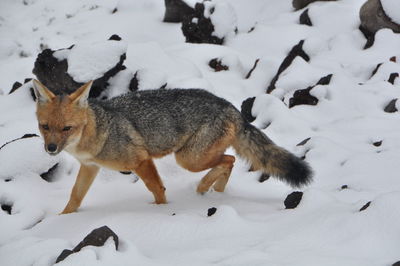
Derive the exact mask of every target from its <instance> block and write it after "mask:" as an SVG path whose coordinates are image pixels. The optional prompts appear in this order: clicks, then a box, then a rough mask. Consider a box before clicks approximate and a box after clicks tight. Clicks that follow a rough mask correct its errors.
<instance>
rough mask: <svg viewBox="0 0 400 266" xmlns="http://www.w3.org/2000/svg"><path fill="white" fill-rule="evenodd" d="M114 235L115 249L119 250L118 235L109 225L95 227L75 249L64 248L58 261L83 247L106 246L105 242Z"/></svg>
mask: <svg viewBox="0 0 400 266" xmlns="http://www.w3.org/2000/svg"><path fill="white" fill-rule="evenodd" d="M110 237H112V238H113V240H114V243H115V249H116V250H118V245H119V240H118V236H117V235H116V234H115V233H114V232H113V231H112V230H111V229H110V228H109V227H108V226H102V227H100V228H97V229H94V230H93V231H92V232H90V233H89V234H88V235H87V236H86V237H85V238H84V239H83V240H82V241H81V242H80V243H79V244H78V245H77V246H76V247H75V248H74V249H73V250H68V249H64V250H63V251H62V253H61V254H60V255H59V256H58V257H57V260H56V263H58V262H60V261H62V260H64V259H65V258H66V257H68V256H69V255H71V254H72V253H76V252H79V251H80V250H81V249H82V248H83V247H86V246H95V247H101V246H104V243H105V242H106V241H107V240H108V239H109V238H110Z"/></svg>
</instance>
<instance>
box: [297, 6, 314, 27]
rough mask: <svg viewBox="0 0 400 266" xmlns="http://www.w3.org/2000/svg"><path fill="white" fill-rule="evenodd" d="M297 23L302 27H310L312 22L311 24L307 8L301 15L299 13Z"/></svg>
mask: <svg viewBox="0 0 400 266" xmlns="http://www.w3.org/2000/svg"><path fill="white" fill-rule="evenodd" d="M299 22H300V24H302V25H307V26H312V25H313V24H312V22H311V18H310V16H309V15H308V8H307V9H306V10H304V11H303V13H301V15H300V18H299Z"/></svg>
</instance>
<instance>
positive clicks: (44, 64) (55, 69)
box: [32, 48, 83, 94]
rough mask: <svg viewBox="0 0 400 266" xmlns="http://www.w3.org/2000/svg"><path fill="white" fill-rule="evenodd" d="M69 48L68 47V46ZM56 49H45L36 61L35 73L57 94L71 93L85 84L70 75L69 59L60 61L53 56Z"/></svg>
mask: <svg viewBox="0 0 400 266" xmlns="http://www.w3.org/2000/svg"><path fill="white" fill-rule="evenodd" d="M67 49H68V48H67ZM54 52H55V51H53V50H50V49H45V50H43V51H42V52H41V53H40V54H38V57H37V58H36V61H35V66H34V68H33V71H32V72H33V74H35V75H36V77H37V78H38V79H39V81H40V82H42V83H43V84H44V85H45V86H46V87H47V88H49V89H50V90H51V91H52V92H53V93H55V94H62V93H67V94H70V93H72V92H73V91H75V90H76V89H77V88H79V87H80V86H82V85H83V83H78V82H76V81H74V80H73V78H72V77H71V76H69V75H68V73H67V70H68V63H67V60H66V59H65V60H62V61H58V59H57V58H55V57H54V56H53V53H54Z"/></svg>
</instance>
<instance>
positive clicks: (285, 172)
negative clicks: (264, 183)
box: [233, 122, 312, 187]
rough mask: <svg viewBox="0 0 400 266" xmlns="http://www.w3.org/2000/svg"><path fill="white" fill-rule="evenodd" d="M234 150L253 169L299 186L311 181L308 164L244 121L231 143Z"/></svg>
mask: <svg viewBox="0 0 400 266" xmlns="http://www.w3.org/2000/svg"><path fill="white" fill-rule="evenodd" d="M233 147H234V148H235V150H236V152H237V153H238V154H239V155H240V156H241V157H244V158H245V159H247V160H248V161H249V162H250V163H251V165H252V169H254V170H261V171H262V172H264V173H266V174H270V175H272V176H275V177H277V178H279V179H280V180H283V181H285V182H286V183H288V184H289V185H291V186H293V187H300V186H302V185H306V184H308V183H310V182H311V181H312V170H311V168H310V167H309V166H308V164H307V163H306V162H304V161H302V160H301V159H299V158H298V157H296V156H295V155H293V154H291V153H290V152H288V151H286V150H285V149H283V148H281V147H279V146H277V145H275V144H274V143H273V142H272V141H271V140H270V139H269V138H268V137H267V136H266V135H265V134H264V133H262V132H261V131H260V130H259V129H257V128H256V127H254V126H252V125H250V124H249V123H246V122H245V125H244V127H243V129H242V130H240V131H239V133H238V135H237V138H236V142H235V143H234V144H233Z"/></svg>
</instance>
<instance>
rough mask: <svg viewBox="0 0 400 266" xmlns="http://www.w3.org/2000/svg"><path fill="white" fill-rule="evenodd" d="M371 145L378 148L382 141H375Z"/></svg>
mask: <svg viewBox="0 0 400 266" xmlns="http://www.w3.org/2000/svg"><path fill="white" fill-rule="evenodd" d="M372 145H374V146H375V147H380V146H381V145H382V140H381V141H376V142H374V143H372Z"/></svg>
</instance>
